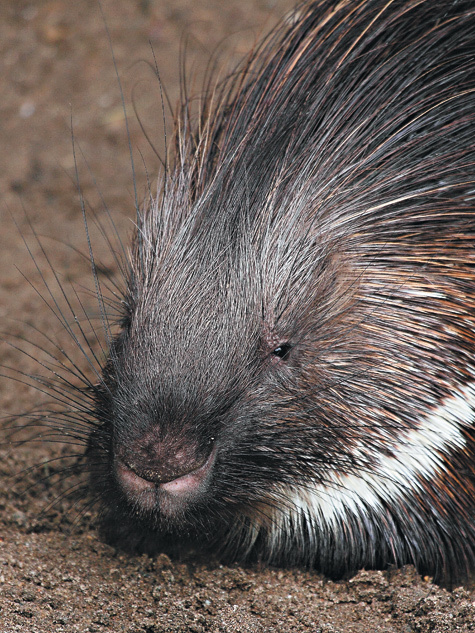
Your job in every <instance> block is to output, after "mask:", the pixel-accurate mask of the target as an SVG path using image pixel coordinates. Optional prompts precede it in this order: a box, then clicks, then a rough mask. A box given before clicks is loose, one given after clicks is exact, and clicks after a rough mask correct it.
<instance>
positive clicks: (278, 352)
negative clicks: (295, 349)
mask: <svg viewBox="0 0 475 633" xmlns="http://www.w3.org/2000/svg"><path fill="white" fill-rule="evenodd" d="M291 349H292V345H291V344H290V343H282V345H279V347H276V348H275V349H274V351H273V352H272V354H273V355H274V356H277V357H278V358H282V359H283V360H285V359H286V358H287V356H288V355H289V352H290V350H291Z"/></svg>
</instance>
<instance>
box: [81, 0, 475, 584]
mask: <svg viewBox="0 0 475 633" xmlns="http://www.w3.org/2000/svg"><path fill="white" fill-rule="evenodd" d="M180 116H181V118H180V122H179V124H178V125H177V128H178V129H179V133H177V136H176V157H175V159H174V160H173V161H170V162H169V163H168V164H167V169H166V173H165V174H164V179H163V183H162V185H161V187H160V191H159V195H158V197H157V199H156V201H155V202H154V204H153V205H151V206H150V208H148V209H146V210H145V211H144V212H143V213H142V214H141V217H140V218H139V220H138V228H137V232H136V235H135V238H134V242H133V254H132V256H131V258H130V261H129V266H128V270H127V274H126V280H125V281H126V291H125V293H124V296H123V301H122V303H123V314H122V319H121V323H120V332H119V333H118V335H117V336H116V337H115V339H114V340H113V341H112V343H111V346H110V351H109V357H108V360H107V363H106V365H105V367H104V369H103V373H102V378H101V380H100V381H99V382H98V383H97V384H94V385H90V386H89V389H92V391H93V395H94V400H95V411H94V417H95V422H93V423H91V432H90V435H89V439H88V442H87V450H86V452H87V456H88V469H89V471H90V474H91V477H90V479H91V488H92V490H93V491H94V494H95V495H98V496H100V498H101V499H102V506H103V516H104V525H105V530H106V532H107V533H108V535H109V537H110V538H112V539H119V540H120V539H125V540H127V539H130V538H133V539H134V540H135V541H137V542H139V541H140V540H141V539H143V541H144V542H145V541H147V542H149V541H152V542H154V543H156V544H157V547H161V546H162V545H163V546H165V545H166V544H174V543H177V542H186V543H195V544H196V545H197V546H198V547H199V548H202V549H205V550H207V549H209V550H210V551H213V552H219V553H220V554H221V555H222V556H224V557H227V558H228V559H229V558H231V559H238V560H243V559H246V558H253V557H254V558H256V557H258V558H260V559H263V560H265V561H268V562H270V563H276V564H297V565H308V566H311V567H314V568H316V569H318V570H320V571H322V572H324V573H326V574H328V575H330V576H332V577H339V576H342V575H344V574H346V573H349V572H352V571H355V570H357V569H359V568H362V567H366V568H386V567H387V566H389V565H394V564H396V565H401V564H404V563H414V564H415V565H416V567H417V568H418V570H419V571H421V572H422V573H429V574H432V575H434V577H435V578H436V580H444V579H445V580H446V579H451V578H454V577H458V576H463V575H465V574H467V573H470V571H471V570H472V569H473V568H474V562H475V359H474V350H475V248H474V247H475V5H474V4H473V2H467V1H465V0H460V1H457V0H430V1H429V0H393V1H390V0H388V1H386V0H361V1H359V0H348V1H341V2H335V1H329V0H317V1H316V2H309V3H304V4H303V5H300V6H299V7H298V8H297V9H296V11H295V13H294V14H293V15H292V16H291V17H288V18H287V19H286V20H285V21H284V22H283V23H282V25H281V26H280V27H278V28H277V29H276V30H274V31H273V32H272V34H271V35H270V36H269V37H268V38H267V39H266V40H265V41H264V43H263V44H262V45H261V46H260V47H258V48H257V49H256V50H255V51H254V52H253V53H252V54H251V55H250V57H249V59H248V60H247V61H246V62H245V64H244V66H243V68H242V70H241V72H240V73H239V74H238V75H236V74H232V75H230V77H229V79H228V80H227V81H224V82H221V83H219V82H218V83H217V84H216V86H215V88H214V89H213V90H210V91H209V93H208V94H206V95H205V96H204V97H203V104H202V110H201V115H200V120H199V121H198V123H197V124H194V123H193V120H192V117H191V116H190V115H189V110H188V108H187V107H186V105H185V107H184V108H183V111H182V114H181V115H180Z"/></svg>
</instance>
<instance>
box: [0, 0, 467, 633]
mask: <svg viewBox="0 0 475 633" xmlns="http://www.w3.org/2000/svg"><path fill="white" fill-rule="evenodd" d="M291 5H292V2H291V1H290V0H275V1H270V0H268V1H267V2H266V1H265V0H227V1H226V2H220V1H219V0H194V1H191V0H175V1H172V0H135V1H134V0H103V2H102V7H103V10H104V14H105V16H106V19H107V24H108V27H109V29H110V33H111V39H112V45H113V50H114V55H115V58H116V61H117V64H118V67H119V71H120V74H121V78H122V82H123V91H124V95H125V100H126V103H127V110H128V112H129V113H130V117H129V123H130V138H131V144H132V148H133V152H134V157H135V165H136V180H137V186H138V192H139V194H138V196H139V200H142V197H143V196H144V192H145V190H146V182H147V177H149V178H150V180H151V181H152V182H153V181H154V178H155V175H156V173H157V171H158V159H157V157H156V155H155V153H154V148H153V147H151V145H150V144H149V143H148V142H147V140H146V139H145V137H144V134H143V132H142V131H141V129H140V125H139V124H138V122H137V117H136V116H135V114H134V109H135V111H136V112H137V113H138V115H139V117H140V119H141V121H142V123H143V126H144V127H145V129H146V130H147V133H148V135H149V137H150V138H153V145H154V147H155V148H156V149H157V150H158V152H159V153H163V129H162V128H163V126H162V119H161V106H160V91H159V86H158V82H157V81H156V79H155V78H154V74H153V69H152V67H153V65H154V63H155V62H154V58H153V54H152V49H151V47H150V43H151V45H152V47H153V51H154V54H155V56H156V60H157V65H158V68H159V70H160V75H161V78H162V81H163V83H164V85H165V86H166V89H167V92H168V94H169V98H170V101H171V102H172V103H175V102H176V100H177V98H178V95H179V85H180V84H179V53H180V47H181V49H183V47H184V46H185V44H184V42H185V40H186V49H187V61H188V65H189V67H190V68H193V69H194V71H193V74H194V75H195V76H197V77H198V78H200V77H202V75H203V72H204V70H205V69H206V65H207V61H208V59H209V56H210V54H211V53H212V52H213V51H214V50H216V47H218V46H220V49H219V50H220V54H219V58H220V59H225V58H228V60H229V62H230V63H232V62H233V61H236V60H237V59H239V57H240V56H241V55H242V54H243V53H245V52H246V51H247V50H248V49H249V48H250V47H251V46H252V44H253V43H254V42H255V41H256V39H258V38H259V35H260V34H261V33H262V32H265V31H266V30H267V29H268V28H270V26H271V25H272V24H273V23H274V21H275V20H276V19H277V18H278V16H280V15H282V14H283V13H284V12H285V11H286V10H287V9H289V8H290V6H291ZM149 42H150V43H149ZM0 51H1V54H0V64H1V73H0V76H1V77H2V83H1V86H2V99H1V102H0V115H1V118H0V135H1V146H0V191H1V205H0V213H1V219H2V222H1V226H2V231H1V233H0V269H1V279H0V281H1V287H0V317H1V322H2V325H1V329H2V330H3V331H6V332H8V334H7V338H8V340H9V341H13V342H14V345H16V342H15V341H18V340H19V339H18V338H15V337H20V338H21V337H27V338H29V339H32V340H33V342H34V343H38V345H39V348H36V347H34V346H33V347H32V346H29V347H28V346H27V347H26V349H27V351H28V352H29V353H30V354H31V355H30V356H28V355H25V354H21V353H19V352H18V351H17V350H16V349H15V348H14V347H11V346H9V345H7V344H3V345H2V346H1V347H0V353H1V364H2V365H5V366H10V367H14V368H15V370H17V371H19V372H25V373H26V374H31V373H36V372H38V371H39V370H40V369H41V367H38V365H37V362H36V361H39V362H40V363H45V362H47V361H48V350H50V351H52V350H53V347H52V343H51V342H49V341H48V340H47V339H46V338H44V337H42V336H41V335H40V334H39V332H43V333H46V335H47V336H49V337H53V336H54V337H55V340H56V338H57V339H58V340H59V345H60V347H61V348H62V349H64V351H65V353H71V355H72V357H73V359H74V361H75V363H76V364H77V365H78V366H79V367H82V368H84V369H85V370H86V371H90V369H89V368H88V367H87V363H86V362H85V360H84V358H83V357H82V356H81V354H80V353H79V350H78V349H77V347H76V346H75V344H74V342H72V340H71V337H70V336H68V335H67V334H66V333H65V332H64V329H63V328H62V327H61V325H60V324H59V323H58V321H57V319H56V317H55V315H54V314H53V312H52V311H51V309H50V308H49V307H48V306H47V305H46V303H45V301H44V297H47V294H48V291H47V289H46V287H45V286H44V285H43V284H44V283H46V284H48V286H49V287H52V288H53V290H54V292H55V294H56V296H58V298H59V299H60V300H61V297H60V292H59V289H58V288H57V287H56V286H55V278H54V274H53V271H58V275H60V280H61V283H62V284H63V285H64V286H65V287H66V288H67V289H68V294H69V296H70V297H71V298H72V301H73V302H74V303H75V305H76V306H78V300H77V299H76V298H75V292H74V290H73V288H76V289H80V290H81V289H84V288H86V289H87V288H89V289H90V288H91V286H92V280H91V274H90V268H89V264H88V261H87V258H85V257H83V256H82V255H81V253H84V252H87V245H86V242H85V238H84V226H83V219H82V213H81V203H80V200H81V196H80V195H79V193H78V189H77V184H76V183H77V179H76V174H75V159H74V155H73V151H74V152H75V154H76V159H77V163H78V169H79V182H80V185H81V189H82V196H83V197H84V199H85V200H86V202H87V205H88V206H90V207H91V208H92V209H94V211H95V213H96V214H97V216H98V217H99V219H101V220H104V218H106V211H105V206H104V202H103V201H105V203H106V205H107V208H108V209H109V210H110V212H111V214H112V215H113V218H114V222H115V224H116V225H117V228H118V231H119V233H120V235H121V236H122V237H123V239H124V240H125V241H127V234H128V233H130V231H131V226H132V224H131V219H130V218H131V217H133V209H134V190H133V185H132V183H133V178H132V172H131V162H130V156H129V149H128V143H127V135H126V131H125V125H124V115H123V109H122V105H121V97H120V91H119V88H118V82H117V78H116V76H115V71H114V64H113V61H112V57H111V52H110V48H109V44H108V41H107V36H106V33H105V26H104V20H103V18H102V17H101V12H100V8H99V5H98V2H97V1H96V0H76V1H75V2H74V3H71V2H69V1H68V0H42V1H41V0H30V1H29V2H28V1H26V0H2V2H1V3H0ZM197 85H199V83H198V84H197ZM72 137H74V143H73V142H72ZM145 166H146V167H145ZM25 212H26V213H25ZM30 223H31V226H33V227H34V231H35V232H36V234H37V235H38V236H40V241H41V244H43V245H44V249H45V253H47V255H46V254H45V253H43V252H42V250H41V246H40V243H39V242H38V241H37V240H36V239H35V237H34V235H33V232H32V228H31V226H30ZM91 234H92V239H93V243H94V247H95V249H96V253H97V256H98V258H99V259H100V261H101V265H102V270H103V272H104V274H105V276H106V277H109V278H111V279H113V278H114V275H115V272H116V266H115V263H114V260H113V257H112V256H111V253H110V251H109V250H108V248H107V245H106V244H104V240H103V239H102V238H101V235H100V231H99V230H98V229H97V228H96V227H95V226H93V225H91ZM24 236H25V237H26V239H27V243H28V247H27V246H26V245H25V243H24V242H23V237H24ZM29 250H30V252H31V254H32V255H33V257H34V259H32V258H31V257H30V255H29V252H28V251H29ZM35 261H36V262H38V264H39V268H40V270H38V269H37V268H36V264H35ZM49 264H51V266H50V265H49ZM40 271H41V272H40ZM35 287H36V288H38V289H39V290H40V293H41V294H39V293H38V292H37V291H36V290H35ZM80 301H81V302H82V305H83V306H84V311H85V313H86V314H87V315H88V316H90V317H91V318H93V317H94V316H97V306H96V305H95V302H94V297H93V296H92V294H90V293H89V294H88V293H87V292H86V291H82V292H81V294H80ZM50 303H51V299H50ZM61 305H62V306H63V308H64V306H65V303H64V300H61ZM68 318H70V316H69V317H68ZM88 336H89V333H88ZM90 340H91V345H93V346H97V344H96V342H95V341H94V340H93V337H92V336H90ZM22 345H23V344H22ZM2 373H7V374H9V375H12V372H11V371H9V370H8V369H5V370H4V371H3V372H2ZM15 375H16V377H17V378H18V379H19V380H17V381H12V380H2V382H1V385H0V398H1V408H2V411H3V412H4V414H5V415H8V414H12V413H15V412H19V411H26V410H28V409H29V408H30V407H32V406H38V405H41V403H42V401H44V400H45V399H46V396H45V395H44V394H42V393H41V391H40V392H38V390H34V389H32V388H31V387H28V386H27V385H26V384H24V382H22V378H21V376H22V374H21V373H20V374H18V373H17V374H15ZM9 424H10V422H9V420H8V419H5V423H4V426H8V425H9ZM3 435H4V440H3V441H2V444H1V446H0V451H1V453H0V633H7V632H8V633H10V632H13V631H25V632H28V633H40V632H48V633H51V632H52V631H55V632H60V631H64V632H69V631H81V632H86V631H89V632H91V633H92V632H101V631H117V632H118V631H127V632H128V633H158V632H162V631H192V632H196V633H198V632H201V631H213V632H218V631H225V632H227V631H229V632H231V631H236V632H240V631H242V632H251V631H252V632H261V631H262V632H264V631H299V632H300V631H312V632H315V633H316V632H323V631H325V632H328V633H335V632H337V631H341V632H350V631H351V632H360V631H361V632H365V633H366V632H367V631H368V630H372V631H387V632H390V631H392V632H395V631H400V632H401V633H407V632H409V631H418V632H421V633H423V632H434V633H435V632H437V633H438V632H442V631H473V630H475V592H474V591H473V590H471V589H470V588H465V589H456V590H454V591H453V592H451V593H449V592H447V591H446V590H444V589H441V588H439V587H437V586H434V585H432V584H431V582H430V579H428V578H425V579H423V578H420V577H419V576H418V575H417V574H416V573H415V572H414V570H413V569H411V568H408V569H405V570H400V571H393V572H391V573H389V572H388V573H382V572H364V571H363V572H360V573H359V574H358V575H356V576H355V577H354V578H352V579H351V580H348V581H342V582H337V583H335V582H330V581H328V580H326V579H324V578H322V577H320V576H318V575H316V574H313V573H308V572H305V571H301V570H290V571H289V570H279V569H265V568H264V569H260V568H252V567H251V568H242V567H239V566H231V567H226V566H220V565H219V564H217V563H203V562H200V561H199V560H196V561H191V562H189V563H187V564H184V563H176V562H172V561H170V559H169V558H168V557H167V556H165V555H161V556H158V557H155V558H149V557H146V556H134V555H129V554H124V553H122V552H119V551H115V550H114V549H113V548H112V547H110V546H109V545H107V544H105V543H104V542H102V541H101V539H100V537H99V535H98V533H97V529H96V525H95V519H94V513H93V512H92V511H89V510H88V508H87V507H84V505H79V506H78V505H77V503H78V499H77V495H74V494H73V495H66V496H63V495H65V493H66V492H67V490H68V488H69V487H70V486H72V485H74V484H75V483H77V482H78V481H79V479H80V476H77V475H76V474H73V475H72V476H71V477H69V478H68V479H67V480H64V478H63V479H62V478H61V476H60V471H61V469H62V468H64V464H65V463H66V464H67V463H68V462H67V460H68V457H67V456H68V455H69V454H71V453H74V451H75V448H74V447H68V445H62V444H57V443H48V442H46V441H45V440H46V438H44V437H43V440H42V441H39V442H32V443H28V444H26V445H16V444H15V445H10V446H8V442H7V435H8V432H7V431H5V432H4V434H3ZM16 437H19V436H16ZM12 449H13V450H12ZM57 456H62V457H63V458H64V459H65V460H66V461H65V462H64V461H63V462H62V465H59V464H58V463H57V462H56V461H51V460H52V459H54V458H56V457H57ZM34 465H39V467H38V468H36V469H33V470H31V471H30V470H28V469H29V468H30V467H32V466H34ZM19 472H22V473H23V474H22V475H21V477H20V478H18V477H15V476H14V474H15V473H19ZM77 477H79V479H77ZM52 504H53V505H52ZM78 508H79V510H78Z"/></svg>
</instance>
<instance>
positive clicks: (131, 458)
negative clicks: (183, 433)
mask: <svg viewBox="0 0 475 633" xmlns="http://www.w3.org/2000/svg"><path fill="white" fill-rule="evenodd" d="M215 457H216V447H215V445H214V444H213V443H211V442H210V443H208V445H207V446H205V447H202V446H200V445H199V444H198V443H197V442H196V441H193V440H190V439H186V438H184V439H182V440H181V441H180V440H177V439H175V438H169V439H167V438H164V439H161V440H158V439H156V438H155V437H154V434H153V432H152V433H149V434H146V435H144V436H143V437H141V438H139V439H138V440H135V441H134V442H133V443H132V444H131V445H130V446H129V445H127V446H124V445H117V446H116V447H115V450H114V460H113V466H114V474H115V477H116V480H117V482H118V485H119V487H120V489H121V490H122V492H123V494H124V495H125V497H126V499H127V500H128V502H129V504H130V505H131V506H132V507H133V508H134V510H135V511H139V512H142V513H144V514H145V515H147V514H153V515H156V514H157V513H158V514H159V515H162V516H163V517H165V518H168V519H170V520H173V518H174V517H177V516H181V515H183V512H186V510H188V509H190V508H191V507H192V506H193V505H195V504H196V503H197V502H199V501H200V500H201V499H203V497H204V496H205V494H206V491H207V489H208V487H209V484H210V480H211V477H212V471H213V466H214V462H215Z"/></svg>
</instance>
